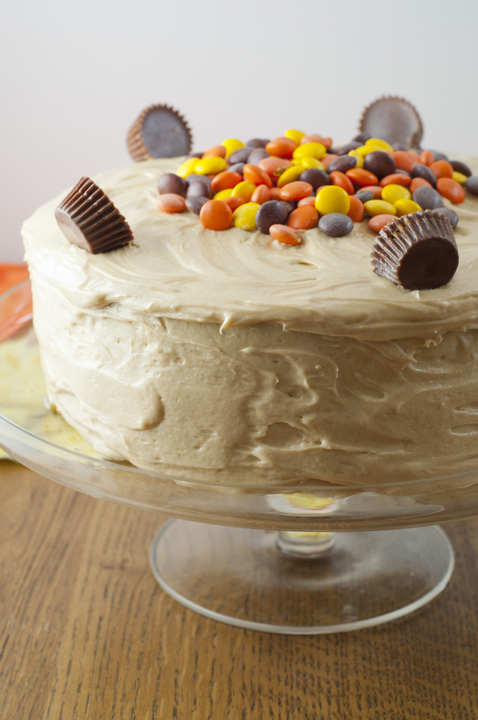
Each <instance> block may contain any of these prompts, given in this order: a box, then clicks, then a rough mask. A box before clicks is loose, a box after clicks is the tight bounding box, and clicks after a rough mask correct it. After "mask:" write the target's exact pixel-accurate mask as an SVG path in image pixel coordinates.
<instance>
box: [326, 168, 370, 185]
mask: <svg viewBox="0 0 478 720" xmlns="http://www.w3.org/2000/svg"><path fill="white" fill-rule="evenodd" d="M345 174H346V175H347V177H348V178H350V180H351V181H352V182H353V184H354V185H359V186H360V187H365V186H366V185H377V184H378V177H377V176H376V175H374V174H373V173H372V172H370V171H369V170H364V169H363V168H352V169H351V170H347V172H346V173H345ZM331 175H333V173H331Z"/></svg>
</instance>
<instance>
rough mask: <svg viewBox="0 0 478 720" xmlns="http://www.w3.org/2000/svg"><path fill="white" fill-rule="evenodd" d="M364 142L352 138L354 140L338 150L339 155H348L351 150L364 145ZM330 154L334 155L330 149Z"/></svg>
mask: <svg viewBox="0 0 478 720" xmlns="http://www.w3.org/2000/svg"><path fill="white" fill-rule="evenodd" d="M362 145H363V143H361V142H358V141H357V140H352V142H349V143H347V144H346V145H342V147H340V148H339V149H338V150H337V155H347V153H349V152H350V151H351V150H356V149H357V148H359V147H362ZM329 155H332V153H331V152H330V150H329Z"/></svg>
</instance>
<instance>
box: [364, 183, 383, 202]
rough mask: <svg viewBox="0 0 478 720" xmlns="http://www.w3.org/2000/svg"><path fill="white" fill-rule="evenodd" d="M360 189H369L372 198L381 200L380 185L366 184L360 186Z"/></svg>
mask: <svg viewBox="0 0 478 720" xmlns="http://www.w3.org/2000/svg"><path fill="white" fill-rule="evenodd" d="M362 190H369V191H370V192H371V193H372V195H373V199H374V200H381V198H382V188H381V187H380V185H366V186H365V187H363V188H360V191H362Z"/></svg>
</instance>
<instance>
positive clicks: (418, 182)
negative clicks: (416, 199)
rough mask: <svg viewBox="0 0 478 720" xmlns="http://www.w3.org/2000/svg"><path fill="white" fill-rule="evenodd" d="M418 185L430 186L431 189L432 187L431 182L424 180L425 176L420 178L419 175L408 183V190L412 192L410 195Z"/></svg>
mask: <svg viewBox="0 0 478 720" xmlns="http://www.w3.org/2000/svg"><path fill="white" fill-rule="evenodd" d="M419 187H431V188H432V189H434V188H433V185H432V184H431V183H429V182H428V180H425V178H421V177H416V178H412V182H411V183H410V187H409V188H408V189H409V190H410V192H411V193H412V195H413V193H414V192H415V190H416V189H417V188H419Z"/></svg>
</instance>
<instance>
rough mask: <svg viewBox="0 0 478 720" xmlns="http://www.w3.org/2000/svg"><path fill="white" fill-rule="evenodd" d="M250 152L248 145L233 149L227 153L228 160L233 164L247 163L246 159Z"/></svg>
mask: <svg viewBox="0 0 478 720" xmlns="http://www.w3.org/2000/svg"><path fill="white" fill-rule="evenodd" d="M250 154H251V148H250V147H243V148H239V150H234V152H233V153H231V154H230V155H229V162H230V163H231V165H234V164H235V163H247V159H248V157H249V155H250Z"/></svg>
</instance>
